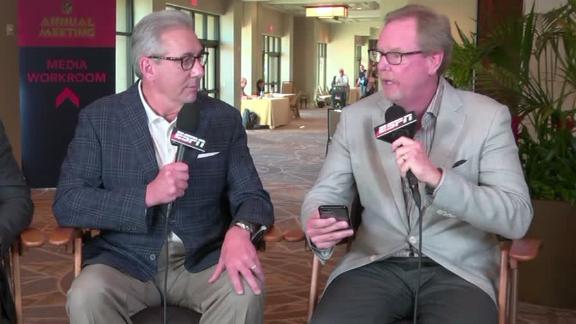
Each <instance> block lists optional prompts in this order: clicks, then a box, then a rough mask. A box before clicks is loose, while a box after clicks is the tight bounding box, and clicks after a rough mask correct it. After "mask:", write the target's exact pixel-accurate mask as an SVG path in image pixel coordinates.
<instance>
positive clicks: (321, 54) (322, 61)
mask: <svg viewBox="0 0 576 324" xmlns="http://www.w3.org/2000/svg"><path fill="white" fill-rule="evenodd" d="M317 55H318V57H317V58H316V59H317V60H316V61H317V62H318V66H317V68H316V87H321V88H322V89H324V87H326V44H324V43H318V53H317Z"/></svg>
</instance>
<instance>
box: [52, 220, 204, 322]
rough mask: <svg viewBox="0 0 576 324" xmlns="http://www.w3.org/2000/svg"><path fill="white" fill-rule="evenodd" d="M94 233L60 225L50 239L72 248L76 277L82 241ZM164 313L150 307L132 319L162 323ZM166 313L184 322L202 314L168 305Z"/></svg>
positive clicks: (94, 231) (171, 317)
mask: <svg viewBox="0 0 576 324" xmlns="http://www.w3.org/2000/svg"><path fill="white" fill-rule="evenodd" d="M94 235H98V231H96V230H87V229H85V230H81V229H78V228H70V227H58V228H56V229H55V230H54V232H52V234H51V235H50V238H49V239H48V241H49V242H50V244H53V245H56V246H64V247H66V249H68V248H71V249H72V253H74V277H77V276H78V275H79V274H80V270H82V241H83V240H84V239H86V238H89V237H91V236H94ZM162 313H163V309H162V306H154V307H148V308H145V309H143V310H142V311H140V312H138V313H136V314H134V315H133V316H132V317H131V318H130V319H131V320H132V322H134V323H135V324H158V323H162V316H163V315H162ZM166 314H167V319H166V322H167V323H182V324H184V323H186V324H196V323H199V322H200V317H201V316H202V315H201V314H199V313H197V312H195V311H193V310H191V309H188V308H183V307H176V306H169V307H167V309H166Z"/></svg>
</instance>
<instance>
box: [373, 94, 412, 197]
mask: <svg viewBox="0 0 576 324" xmlns="http://www.w3.org/2000/svg"><path fill="white" fill-rule="evenodd" d="M384 116H385V117H384V118H385V120H386V123H384V124H382V125H380V126H376V127H374V135H375V136H376V138H377V139H379V140H381V141H385V142H388V143H392V142H394V141H395V140H397V139H398V138H399V137H401V136H405V137H408V138H413V137H414V134H416V122H417V121H418V119H417V117H416V113H414V112H413V111H411V112H409V113H407V112H406V110H404V108H402V107H400V106H398V105H396V104H394V105H392V107H390V108H388V110H386V114H385V115H384ZM406 178H407V179H408V186H409V187H410V190H411V191H412V195H415V193H418V196H419V195H420V194H419V192H418V179H417V178H416V176H415V175H414V173H412V171H411V170H408V172H406ZM414 199H415V200H416V199H417V198H416V197H415V198H414ZM418 200H419V199H418Z"/></svg>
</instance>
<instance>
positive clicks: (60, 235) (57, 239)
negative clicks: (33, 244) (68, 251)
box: [48, 227, 80, 246]
mask: <svg viewBox="0 0 576 324" xmlns="http://www.w3.org/2000/svg"><path fill="white" fill-rule="evenodd" d="M78 235H80V230H79V229H77V228H74V227H57V228H56V229H55V230H54V231H53V232H52V234H50V238H49V239H48V242H50V244H52V245H57V246H61V245H68V244H71V243H72V242H73V241H74V238H76V237H77V236H78Z"/></svg>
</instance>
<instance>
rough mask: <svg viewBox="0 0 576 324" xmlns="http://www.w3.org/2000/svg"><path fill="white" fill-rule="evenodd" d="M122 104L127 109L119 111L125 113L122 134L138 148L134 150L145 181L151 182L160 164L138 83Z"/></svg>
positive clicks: (122, 118)
mask: <svg viewBox="0 0 576 324" xmlns="http://www.w3.org/2000/svg"><path fill="white" fill-rule="evenodd" d="M122 103H123V104H124V105H125V107H126V109H122V110H119V111H122V112H121V113H122V114H124V113H125V114H124V115H123V116H121V117H120V120H121V121H122V126H123V127H122V130H121V132H122V133H123V134H124V135H126V136H127V137H128V139H129V140H130V141H131V142H132V143H133V144H134V147H135V148H137V149H136V150H134V152H135V158H136V159H138V160H139V161H140V163H141V164H142V172H143V175H144V179H145V181H146V182H150V181H152V180H153V179H154V177H156V174H158V163H157V162H156V154H155V153H154V146H153V144H152V137H151V135H150V130H149V129H148V118H147V117H146V112H145V110H144V106H143V105H142V102H141V101H140V96H139V94H138V83H136V84H135V85H134V86H132V88H131V89H130V90H129V92H128V93H127V95H126V96H125V97H124V98H123V100H122Z"/></svg>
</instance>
